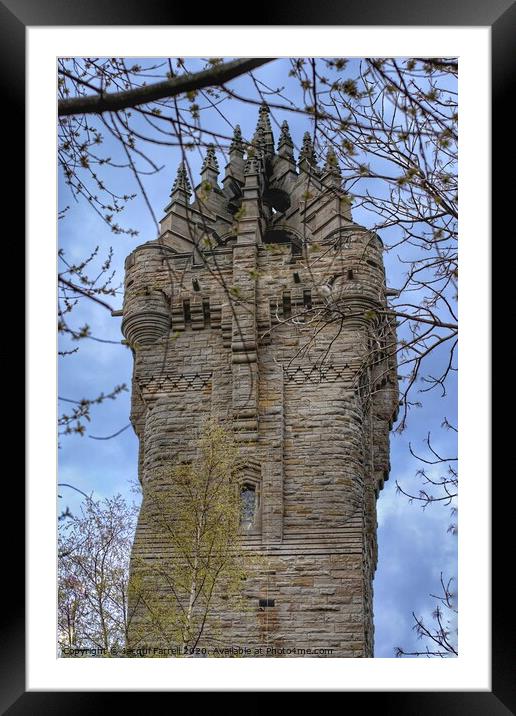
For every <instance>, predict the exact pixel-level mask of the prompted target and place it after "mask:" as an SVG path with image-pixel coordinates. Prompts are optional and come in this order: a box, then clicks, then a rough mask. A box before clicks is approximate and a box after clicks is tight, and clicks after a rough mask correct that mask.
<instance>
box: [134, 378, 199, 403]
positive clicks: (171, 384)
mask: <svg viewBox="0 0 516 716" xmlns="http://www.w3.org/2000/svg"><path fill="white" fill-rule="evenodd" d="M212 375H213V373H212V371H200V372H197V373H175V374H174V373H170V372H167V371H163V373H160V374H159V375H157V376H151V377H149V378H139V379H138V380H137V384H138V387H139V388H140V390H141V393H142V396H143V398H144V399H145V400H152V399H153V398H157V397H159V396H160V395H163V394H168V393H170V392H172V391H187V390H203V389H204V388H207V387H208V386H210V385H211V378H212Z"/></svg>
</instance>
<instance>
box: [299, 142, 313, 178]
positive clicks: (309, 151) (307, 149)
mask: <svg viewBox="0 0 516 716" xmlns="http://www.w3.org/2000/svg"><path fill="white" fill-rule="evenodd" d="M299 168H300V169H302V170H304V171H308V172H310V171H312V172H314V173H317V155H316V154H315V150H314V145H313V142H312V137H311V135H310V132H305V133H304V135H303V145H302V147H301V151H300V153H299Z"/></svg>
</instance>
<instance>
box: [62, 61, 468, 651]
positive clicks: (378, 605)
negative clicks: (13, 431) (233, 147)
mask: <svg viewBox="0 0 516 716" xmlns="http://www.w3.org/2000/svg"><path fill="white" fill-rule="evenodd" d="M285 62H286V61H280V62H277V63H274V64H272V65H268V66H265V67H263V68H261V69H260V70H258V71H257V72H256V73H255V74H256V76H257V77H258V78H259V79H261V80H262V81H263V82H265V83H267V84H268V85H269V86H270V87H273V88H274V87H278V86H283V85H285V76H286V70H285ZM351 69H352V65H351ZM287 71H288V68H287ZM231 87H232V88H235V89H237V90H238V91H239V92H241V93H242V94H246V96H253V97H256V92H255V90H254V88H253V87H252V85H251V84H250V83H249V81H248V80H247V79H241V80H237V81H235V82H233V83H232V84H231ZM285 93H286V94H287V96H289V97H292V98H293V99H294V100H295V101H299V103H300V102H301V100H300V98H299V96H296V90H295V88H294V85H293V83H292V82H290V81H287V89H286V90H285ZM224 111H225V113H226V115H227V116H228V117H229V118H230V119H231V120H232V121H233V122H234V123H236V122H238V123H239V124H240V125H241V127H242V132H243V135H244V137H250V136H252V134H253V131H254V128H255V125H256V116H257V110H256V108H254V107H248V106H244V105H242V104H238V105H237V104H233V105H228V106H227V107H225V109H224ZM207 112H208V114H207V115H206V116H207V117H208V118H209V121H208V120H207V121H206V125H209V126H210V128H212V129H213V131H216V132H221V133H223V134H230V133H231V130H230V127H229V126H228V124H227V123H226V122H224V120H223V119H222V118H221V117H220V116H219V115H218V114H217V113H216V112H214V111H212V110H207ZM210 113H211V114H210ZM272 118H273V130H274V132H275V136H276V138H277V136H278V125H277V124H276V122H275V120H277V123H278V124H281V122H282V121H283V119H287V120H288V122H289V125H290V129H291V134H292V137H293V139H294V142H295V144H296V145H297V147H299V146H300V144H301V139H302V135H303V132H304V131H306V130H307V129H311V127H310V125H309V123H308V121H307V120H306V119H304V117H303V116H302V115H298V114H293V113H285V112H281V111H278V112H274V111H273V112H272ZM105 149H106V152H107V153H111V151H112V152H113V154H112V156H113V157H116V152H117V149H116V147H114V146H110V142H109V140H108V138H107V137H106V144H105ZM151 155H152V156H153V158H154V159H155V160H156V161H157V163H158V164H159V165H160V166H161V165H162V166H163V169H162V170H161V171H160V172H159V173H158V174H156V175H151V176H148V177H146V178H145V187H146V191H147V193H148V196H149V199H150V202H151V205H152V206H153V208H154V211H155V213H156V215H157V217H158V219H159V218H160V217H161V215H162V209H163V208H164V207H165V205H166V204H167V201H168V196H169V193H170V189H171V186H172V183H173V180H174V178H175V173H176V169H177V164H178V161H179V153H178V150H177V148H175V147H157V146H153V147H152V148H151ZM218 158H219V164H220V166H221V170H222V169H223V166H224V160H223V158H222V156H221V155H220V154H219V155H218ZM189 159H190V163H191V167H192V171H193V172H194V173H195V172H197V171H198V169H199V166H200V161H201V157H200V156H199V154H198V153H197V152H195V151H194V152H192V153H191V154H190V155H189ZM106 176H107V177H108V178H109V180H110V181H111V182H112V184H113V185H114V186H116V188H117V190H118V192H119V193H134V192H138V187H137V185H136V183H135V180H134V178H133V177H132V176H130V174H129V173H128V172H127V171H126V170H122V169H120V170H115V169H109V170H107V173H106ZM59 194H60V196H59V205H60V207H63V206H66V205H69V206H70V209H69V211H68V213H67V215H66V218H65V219H63V220H62V221H61V222H60V224H59V241H60V247H61V248H63V249H64V250H65V251H66V254H67V257H68V258H69V260H73V261H79V260H81V259H83V258H84V257H85V256H87V255H88V254H89V253H90V252H91V251H92V250H93V249H94V248H95V247H96V246H99V247H100V251H99V262H98V264H97V265H100V263H102V261H103V260H104V258H105V256H106V254H107V251H108V249H109V247H110V246H112V247H113V249H114V261H113V267H114V268H115V269H116V271H117V279H116V280H115V284H118V283H120V282H122V281H123V275H124V272H123V262H124V259H125V257H126V255H127V254H128V253H130V252H131V251H132V250H133V249H134V248H135V246H137V245H139V244H140V243H143V242H145V241H148V240H150V239H153V238H155V236H156V230H155V226H154V223H153V220H152V218H151V216H150V213H149V211H148V209H147V208H146V206H145V203H144V201H143V200H142V198H141V197H140V196H138V197H137V198H136V199H135V200H134V201H132V202H129V204H128V205H127V209H126V211H125V212H124V213H123V214H122V215H121V216H119V217H117V220H118V221H119V223H120V224H123V225H128V226H131V227H134V228H136V229H138V231H139V236H138V237H136V238H130V237H127V236H125V235H115V234H113V233H111V232H110V230H109V228H108V227H107V226H106V225H105V224H104V223H103V222H102V221H101V219H100V218H99V217H98V216H97V215H96V214H95V213H94V212H93V211H92V209H91V208H90V207H89V206H88V205H87V204H86V203H85V202H80V203H76V202H75V201H74V199H73V198H72V197H70V195H69V192H68V188H67V187H66V185H65V184H64V182H63V179H62V176H60V177H59ZM353 218H354V220H355V221H357V222H358V223H363V224H364V225H366V226H368V225H371V217H370V216H365V215H361V214H360V212H357V213H355V214H354V215H353ZM382 238H384V240H385V238H386V237H385V236H384V235H382ZM387 238H388V237H387ZM385 264H386V272H387V278H388V284H389V285H391V286H394V287H396V286H398V285H400V283H401V281H402V279H403V273H404V270H405V269H404V268H403V266H401V264H400V263H399V261H398V259H397V257H396V255H395V254H394V253H392V254H391V253H386V255H385ZM61 269H62V267H60V270H61ZM107 300H108V302H109V303H111V304H112V305H113V307H114V308H121V306H122V295H121V293H120V294H117V296H116V297H110V298H109V299H107ZM79 304H80V305H79V306H78V308H77V309H76V310H75V311H74V313H73V314H72V315H73V320H74V325H77V326H78V325H82V324H83V323H88V324H89V325H90V326H91V333H92V335H93V336H96V337H98V338H102V339H106V340H112V341H120V340H121V338H122V336H121V332H120V322H121V319H120V318H113V317H111V315H110V314H109V312H108V311H106V310H104V309H102V308H100V307H98V306H95V305H94V304H93V303H92V302H91V301H89V300H87V299H81V300H80V301H79ZM74 345H75V344H74ZM63 347H70V346H69V343H68V342H67V341H64V346H63ZM79 347H80V350H79V352H78V353H77V354H76V355H73V356H69V357H65V358H62V359H60V361H59V395H60V396H62V397H65V398H69V399H81V398H83V397H88V398H94V397H95V396H96V395H98V394H99V392H101V391H103V392H105V393H108V392H109V391H110V390H112V388H113V387H114V386H115V385H116V384H120V383H126V384H127V386H128V387H130V383H131V371H132V355H131V352H130V351H129V350H128V349H127V348H126V347H125V346H123V345H121V344H118V345H114V344H109V343H99V342H96V341H93V340H88V339H86V340H83V341H81V342H80V344H79ZM442 358H443V356H439V355H435V356H433V357H432V358H431V359H430V360H429V365H428V366H427V372H430V373H432V361H435V363H436V364H437V363H438V362H439V361H440V360H442ZM450 385H451V390H450V391H449V395H448V396H447V397H446V398H441V397H440V395H439V394H437V393H434V392H431V393H427V394H425V396H424V398H423V405H422V407H421V408H418V409H413V410H412V411H411V414H410V420H409V423H408V427H407V429H406V431H405V432H404V433H402V434H401V435H397V434H393V435H392V436H391V465H392V467H391V477H390V480H389V481H388V482H387V483H386V485H385V488H384V490H383V491H382V492H381V493H380V497H379V500H378V523H379V530H378V541H379V560H378V570H377V573H376V577H375V581H374V594H375V655H376V656H377V657H392V656H393V653H394V652H393V650H394V647H396V646H398V645H400V646H403V647H404V648H405V649H406V650H408V651H412V650H416V649H418V648H420V646H421V642H418V641H417V640H416V637H415V634H414V632H413V629H412V626H413V619H412V611H415V612H416V613H417V614H418V615H423V616H425V617H426V618H428V617H429V614H430V613H431V611H432V610H433V608H434V605H435V600H433V599H431V598H430V597H429V594H430V593H433V594H436V593H438V591H439V576H440V573H441V571H442V572H444V574H445V576H447V577H452V576H454V575H456V573H457V559H456V549H457V543H456V537H454V536H452V535H450V534H448V533H447V528H448V525H449V523H450V510H449V507H445V506H443V505H442V504H440V503H437V504H434V505H431V506H429V507H428V508H427V509H426V510H424V511H423V510H422V509H421V507H420V506H418V504H417V503H414V504H409V502H408V501H407V499H406V498H405V497H403V496H402V495H399V494H396V486H395V480H397V481H398V482H399V483H401V484H402V485H403V487H404V489H406V490H407V492H412V493H415V494H417V492H418V491H419V489H420V488H421V486H422V483H421V479H420V478H418V477H416V475H415V474H416V472H417V470H419V469H420V468H421V464H420V463H419V462H418V461H417V460H416V459H415V458H413V457H412V456H411V455H410V452H409V447H408V446H409V443H411V444H412V445H413V447H414V449H415V450H416V452H417V451H419V452H423V451H424V440H425V438H426V435H427V433H428V432H431V433H432V436H433V445H434V447H435V448H436V449H437V450H438V452H442V453H444V454H447V455H454V454H456V446H455V437H456V436H455V434H454V433H453V432H451V431H445V430H442V429H441V428H440V425H441V423H442V421H443V419H444V418H445V417H447V418H448V419H449V420H450V421H451V422H452V423H454V424H456V390H455V383H454V378H453V377H452V379H451V384H450ZM129 402H130V394H129V392H127V393H123V394H121V395H120V396H119V397H118V398H117V399H116V400H115V401H106V402H105V403H103V404H102V405H100V406H94V407H93V408H92V411H91V415H92V422H91V424H90V425H89V426H88V433H87V434H86V435H85V436H83V437H80V436H78V435H72V436H64V437H62V439H61V441H60V444H61V448H60V452H59V481H60V482H61V483H70V484H72V485H74V486H75V487H77V488H78V489H80V490H82V491H84V492H86V493H88V494H89V493H94V495H95V496H96V497H103V496H106V497H107V496H111V495H113V494H116V493H118V492H120V493H122V494H125V495H127V496H128V497H130V496H131V494H132V493H131V490H132V485H134V484H135V483H136V482H137V450H138V444H137V439H136V437H135V435H134V433H133V431H132V428H129V429H128V430H125V431H124V432H122V433H121V434H120V435H119V436H118V437H116V438H114V439H111V440H95V439H92V437H91V436H98V437H102V436H106V435H110V434H112V433H114V432H116V431H118V430H119V429H120V428H123V427H124V426H125V425H126V424H127V423H128V422H129V419H128V416H129V407H130V406H129ZM64 409H65V408H64V403H60V405H59V410H60V412H62V411H63V410H64ZM438 474H441V473H436V475H438ZM60 494H61V495H62V496H63V497H62V498H61V499H60V500H59V505H58V508H59V509H62V508H64V506H65V505H69V506H70V509H71V510H72V511H73V510H74V509H77V507H78V504H79V501H80V496H79V495H78V494H77V493H75V492H74V491H73V490H70V489H67V488H60Z"/></svg>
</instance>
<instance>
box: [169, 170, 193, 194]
mask: <svg viewBox="0 0 516 716" xmlns="http://www.w3.org/2000/svg"><path fill="white" fill-rule="evenodd" d="M178 192H182V193H183V194H185V195H186V197H188V198H189V197H190V196H191V194H192V187H191V186H190V181H189V179H188V173H187V171H186V167H185V164H184V162H181V164H180V165H179V167H178V168H177V174H176V179H175V181H174V184H173V185H172V191H171V192H170V196H171V197H172V196H173V195H174V194H177V193H178Z"/></svg>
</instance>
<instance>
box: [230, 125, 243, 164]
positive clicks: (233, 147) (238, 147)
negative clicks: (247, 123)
mask: <svg viewBox="0 0 516 716" xmlns="http://www.w3.org/2000/svg"><path fill="white" fill-rule="evenodd" d="M232 152H238V153H239V154H240V155H242V156H243V154H244V143H243V141H242V130H241V129H240V125H239V124H237V125H235V129H234V131H233V139H232V140H231V144H230V145H229V153H230V154H231V153H232Z"/></svg>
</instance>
